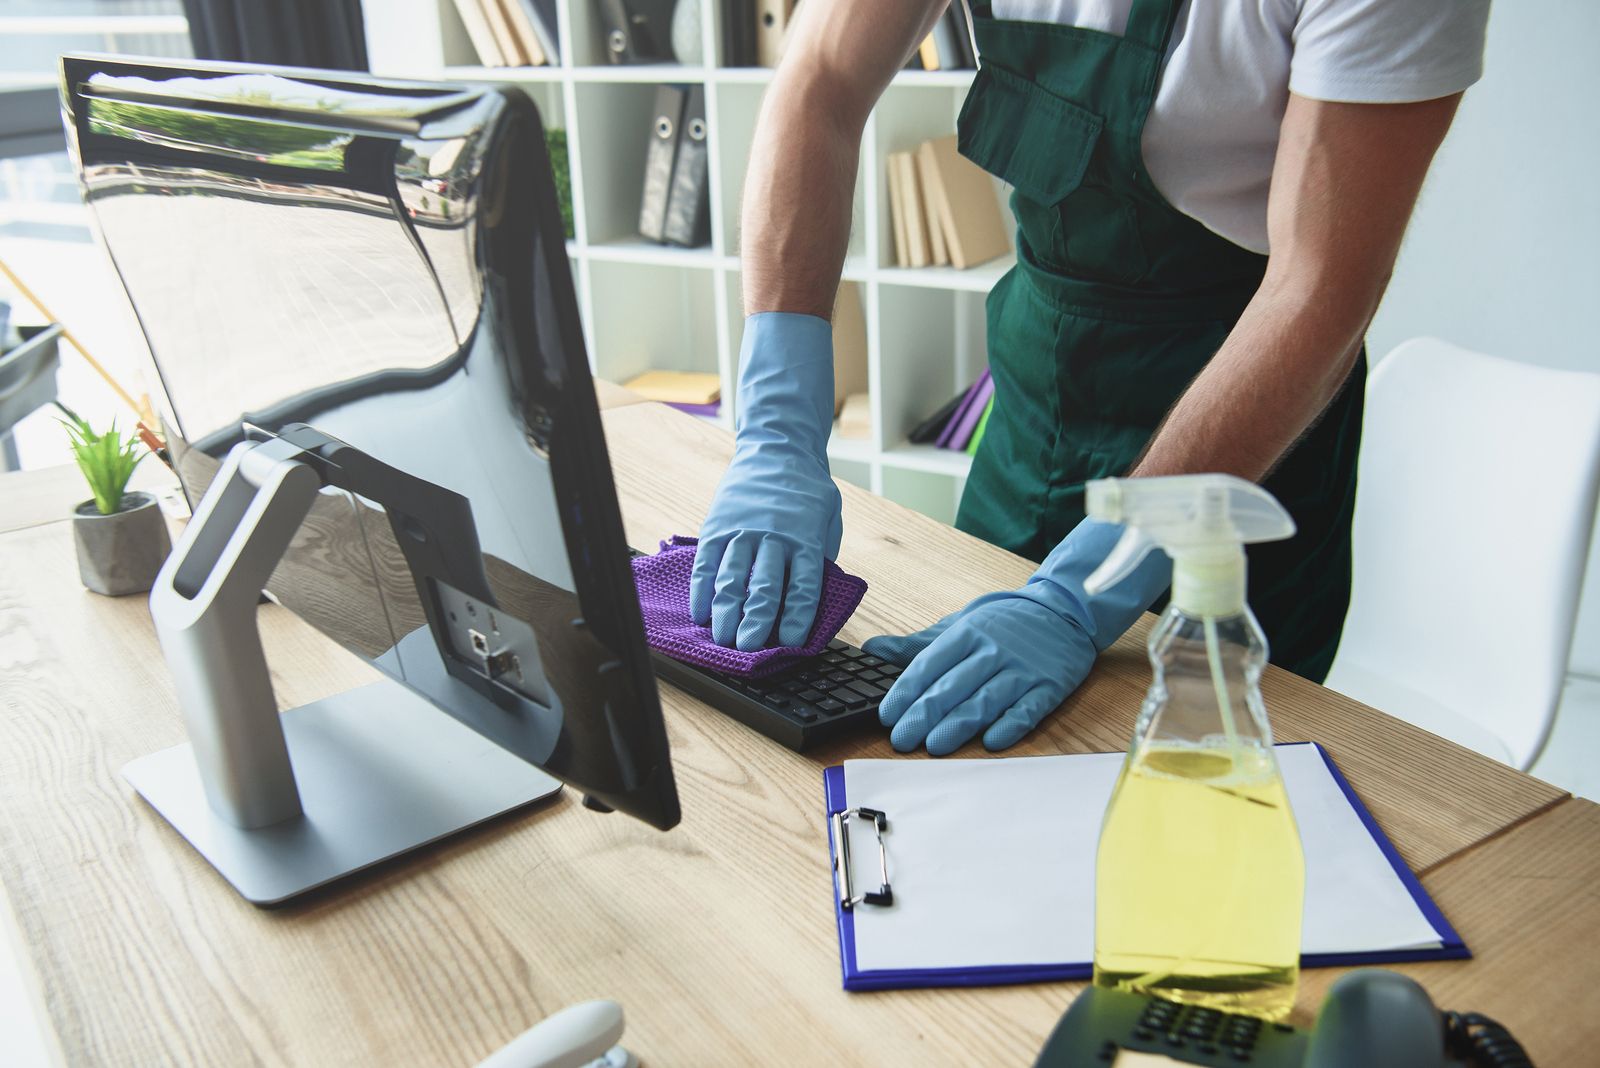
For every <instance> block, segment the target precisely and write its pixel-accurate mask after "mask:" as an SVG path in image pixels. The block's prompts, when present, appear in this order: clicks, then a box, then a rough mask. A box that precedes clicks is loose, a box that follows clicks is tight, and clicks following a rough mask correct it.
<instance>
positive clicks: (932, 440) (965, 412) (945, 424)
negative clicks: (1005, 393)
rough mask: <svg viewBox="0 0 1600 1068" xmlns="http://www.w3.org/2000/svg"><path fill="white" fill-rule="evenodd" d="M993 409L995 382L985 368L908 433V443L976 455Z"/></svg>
mask: <svg viewBox="0 0 1600 1068" xmlns="http://www.w3.org/2000/svg"><path fill="white" fill-rule="evenodd" d="M993 409H994V379H993V378H991V377H990V376H989V372H988V370H987V369H985V370H984V372H983V374H982V375H980V376H978V380H977V381H976V382H974V383H972V385H970V386H968V387H967V388H966V389H965V390H963V391H962V392H960V393H958V394H956V395H955V396H954V397H952V398H950V401H949V402H948V403H947V404H945V406H944V407H942V408H940V409H939V410H938V411H937V412H934V413H933V414H932V415H930V416H929V417H928V418H927V419H924V420H923V421H922V422H921V423H920V424H918V426H917V428H916V429H915V430H913V431H912V432H911V443H912V444H913V445H937V446H939V448H941V449H951V450H953V451H955V452H965V453H968V454H969V455H970V454H972V453H975V452H977V451H978V442H980V441H982V440H983V432H984V430H985V429H987V428H988V426H989V413H990V412H991V411H992V410H993Z"/></svg>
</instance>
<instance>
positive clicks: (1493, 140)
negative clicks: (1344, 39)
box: [1368, 0, 1600, 676]
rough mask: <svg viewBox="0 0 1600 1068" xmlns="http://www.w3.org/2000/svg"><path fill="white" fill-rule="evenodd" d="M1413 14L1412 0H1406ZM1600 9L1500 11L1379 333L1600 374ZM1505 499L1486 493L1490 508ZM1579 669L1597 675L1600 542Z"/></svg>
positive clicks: (1553, 6) (1377, 325)
mask: <svg viewBox="0 0 1600 1068" xmlns="http://www.w3.org/2000/svg"><path fill="white" fill-rule="evenodd" d="M1402 2H1403V0H1402ZM1597 104H1600V3H1597V2H1596V0H1499V2H1497V3H1496V4H1495V5H1494V8H1493V13H1492V14H1491V16H1490V19H1489V43H1488V54H1487V58H1486V64H1485V73H1484V78H1483V81H1481V82H1480V83H1478V85H1476V86H1474V87H1473V88H1472V89H1470V90H1468V91H1467V95H1466V99H1465V100H1464V101H1463V103H1462V105H1461V111H1460V114H1459V115H1458V116H1457V118H1456V121H1455V126H1454V127H1453V128H1452V129H1451V132H1450V135H1449V137H1448V138H1446V140H1445V143H1444V146H1443V147H1442V148H1441V149H1440V151H1439V157H1438V159H1437V161H1436V162H1435V163H1434V167H1433V173H1432V175H1431V176H1430V177H1429V180H1428V184H1427V186H1426V187H1425V188H1424V190H1423V194H1422V201H1421V204H1420V205H1419V206H1418V209H1417V213H1416V216H1415V218H1414V219H1413V221H1412V224H1411V229H1410V233H1409V235H1408V236H1407V239H1406V244H1405V247H1404V249H1403V250H1402V251H1401V254H1400V262H1399V264H1398V266H1397V267H1396V270H1395V277H1394V281H1393V283H1392V284H1391V285H1390V287H1389V293H1388V296H1387V297H1386V298H1385V300H1384V304H1383V307H1382V308H1381V309H1380V310H1379V312H1378V317H1377V319H1376V321H1375V322H1374V323H1373V325H1372V330H1371V332H1370V333H1369V334H1368V345H1369V348H1370V349H1371V352H1372V354H1373V358H1374V359H1378V358H1381V357H1382V355H1383V354H1384V353H1387V352H1389V351H1390V350H1391V349H1393V348H1394V346H1395V345H1397V344H1399V343H1400V342H1402V341H1404V340H1406V339H1407V338H1410V337H1416V336H1418V335H1421V334H1432V335H1434V336H1437V337H1442V338H1445V339H1446V340H1448V341H1453V342H1455V343H1456V344H1458V345H1463V346H1465V347H1467V348H1470V349H1476V350H1478V351H1480V352H1490V353H1495V354H1498V355H1501V356H1509V357H1512V358H1515V359H1519V360H1527V361H1528V362H1530V363H1537V364H1543V365H1547V366H1551V367H1563V368H1572V369H1582V370H1588V371H1600V114H1597V111H1596V107H1597ZM1494 491H1495V487H1492V486H1486V487H1485V492H1486V494H1487V495H1488V496H1487V499H1488V500H1490V501H1492V500H1493V499H1494V498H1493V494H1494ZM1572 670H1573V671H1575V672H1580V673H1582V674H1585V675H1590V676H1600V536H1597V538H1596V541H1595V546H1594V547H1593V548H1592V549H1591V551H1590V557H1589V571H1588V578H1587V581H1586V583H1585V592H1584V596H1583V605H1582V607H1581V608H1580V610H1579V621H1578V633H1577V637H1576V639H1575V641H1574V643H1573V654H1572Z"/></svg>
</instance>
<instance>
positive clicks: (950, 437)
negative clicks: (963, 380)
mask: <svg viewBox="0 0 1600 1068" xmlns="http://www.w3.org/2000/svg"><path fill="white" fill-rule="evenodd" d="M988 379H989V369H988V368H987V367H986V368H984V370H983V374H981V375H979V376H978V377H977V378H976V379H975V380H974V381H973V383H972V385H970V386H968V387H967V391H966V392H965V393H963V394H962V395H961V404H960V406H959V407H958V408H957V409H956V410H955V414H953V415H952V416H951V417H950V419H949V420H948V421H947V422H946V423H945V425H944V428H943V429H942V430H940V431H939V437H938V440H937V441H936V442H935V444H936V445H938V446H939V448H941V449H960V448H962V447H964V446H965V445H966V443H967V439H966V438H965V437H962V438H961V440H960V441H959V443H958V442H957V441H956V435H957V433H959V431H960V429H961V425H962V422H963V421H964V420H965V419H966V417H967V413H968V412H970V411H971V410H972V407H973V405H975V404H977V403H978V395H979V394H980V393H982V392H983V387H984V384H985V382H987V381H988ZM967 431H968V433H971V425H969V426H968V427H967Z"/></svg>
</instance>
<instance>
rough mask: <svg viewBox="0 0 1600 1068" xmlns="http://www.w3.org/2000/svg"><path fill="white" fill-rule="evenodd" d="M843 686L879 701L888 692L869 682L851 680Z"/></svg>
mask: <svg viewBox="0 0 1600 1068" xmlns="http://www.w3.org/2000/svg"><path fill="white" fill-rule="evenodd" d="M844 688H845V689H848V690H853V691H855V692H856V693H858V694H860V695H861V696H862V697H865V698H866V699H867V700H869V701H881V700H883V695H884V694H885V693H887V692H888V691H886V690H885V689H884V688H883V687H882V686H874V685H873V684H872V683H870V682H852V683H850V684H849V685H848V686H846V687H844ZM801 696H804V694H802V695H801Z"/></svg>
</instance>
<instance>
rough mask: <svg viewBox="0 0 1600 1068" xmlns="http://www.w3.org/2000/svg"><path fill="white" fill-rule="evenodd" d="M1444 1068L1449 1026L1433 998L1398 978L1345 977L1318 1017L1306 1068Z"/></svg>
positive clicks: (1367, 972) (1375, 974)
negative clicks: (1445, 1041) (1445, 1028)
mask: <svg viewBox="0 0 1600 1068" xmlns="http://www.w3.org/2000/svg"><path fill="white" fill-rule="evenodd" d="M1353 1064H1359V1065H1362V1066H1363V1068H1443V1066H1444V1065H1445V1064H1446V1061H1445V1059H1444V1024H1443V1022H1442V1020H1441V1018H1440V1016H1439V1010H1438V1009H1436V1008H1434V1006H1433V1001H1432V1000H1431V999H1430V998H1429V997H1428V992H1427V991H1426V990H1423V989H1422V987H1421V986H1419V985H1418V984H1417V983H1416V982H1415V981H1414V980H1412V979H1408V978H1407V977H1406V976H1404V975H1401V974H1400V973H1399V972H1387V971H1382V970H1380V969H1377V968H1364V969H1362V970H1360V971H1355V972H1351V973H1350V974H1348V975H1345V976H1342V977H1341V978H1340V979H1339V981H1338V982H1336V983H1334V984H1333V988H1332V989H1330V990H1329V991H1328V997H1327V999H1326V1000H1325V1001H1323V1003H1322V1010H1321V1011H1320V1012H1319V1013H1318V1014H1317V1027H1316V1030H1314V1031H1313V1032H1312V1033H1311V1045H1310V1046H1309V1047H1308V1048H1307V1050H1306V1068H1349V1066H1350V1065H1353Z"/></svg>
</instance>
